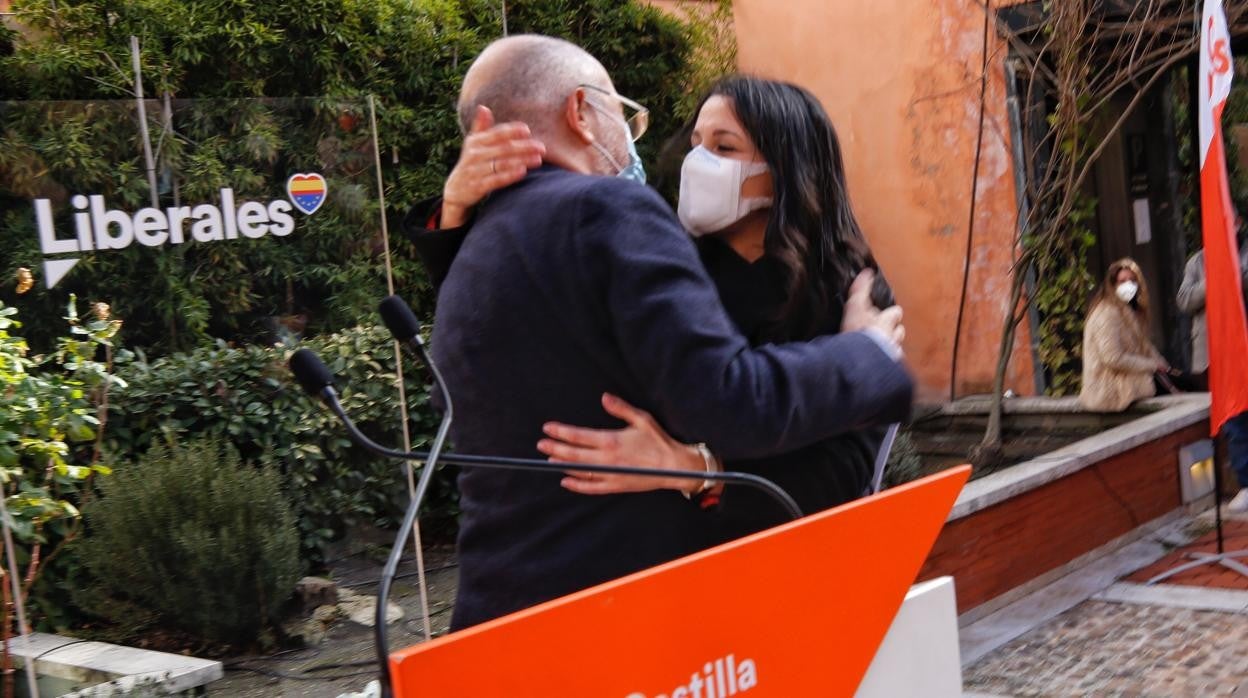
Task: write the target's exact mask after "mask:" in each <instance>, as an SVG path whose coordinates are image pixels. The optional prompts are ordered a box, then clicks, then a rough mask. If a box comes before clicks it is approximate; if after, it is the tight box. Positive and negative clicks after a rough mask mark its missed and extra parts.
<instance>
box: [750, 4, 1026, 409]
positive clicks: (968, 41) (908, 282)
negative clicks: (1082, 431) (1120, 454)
mask: <svg viewBox="0 0 1248 698" xmlns="http://www.w3.org/2000/svg"><path fill="white" fill-rule="evenodd" d="M734 13H735V17H734V19H735V23H736V30H737V37H738V50H739V54H738V55H739V63H740V67H741V69H742V70H744V71H747V72H752V73H757V74H761V75H764V76H767V77H774V78H780V79H784V80H789V81H792V82H796V83H798V84H800V85H802V86H804V87H807V88H809V89H810V90H812V91H813V92H814V93H815V94H816V95H818V96H819V98H820V99H821V100H822V102H823V104H824V106H825V108H826V109H827V110H828V113H829V114H830V115H831V117H832V119H833V121H834V122H835V123H836V126H837V130H838V132H839V135H840V137H841V141H842V144H843V147H844V150H845V158H846V167H847V169H848V172H849V180H850V196H851V198H852V199H853V203H854V207H855V209H856V211H857V213H858V215H859V218H860V219H861V221H862V223H863V225H864V227H865V229H866V232H867V237H868V239H869V241H870V243H871V246H872V248H873V249H874V251H875V253H876V256H877V257H878V258H879V260H880V263H881V265H882V267H883V268H884V270H885V272H886V273H887V274H888V277H889V280H890V281H891V282H892V284H893V287H894V288H895V289H896V292H897V296H898V298H899V300H900V302H901V304H902V305H903V306H904V308H905V311H906V327H907V333H908V334H907V338H906V344H905V349H906V353H907V355H908V357H909V360H910V364H911V365H912V367H913V368H914V371H915V372H916V374H917V376H918V379H919V382H920V398H922V399H929V400H930V399H940V398H947V397H948V393H949V383H950V364H951V358H952V350H953V338H954V328H955V318H956V316H957V312H958V303H959V297H960V295H961V290H962V274H963V269H964V268H965V267H964V263H965V261H966V242H967V224H968V217H969V215H970V211H969V207H970V190H971V176H972V164H973V161H974V154H975V140H976V134H977V130H978V119H979V75H980V61H981V59H982V54H981V49H982V37H983V21H984V15H983V10H982V9H981V6H980V5H979V4H978V3H977V2H974V1H973V0H871V1H870V2H856V1H855V2H828V0H784V2H776V0H736V1H735V3H734ZM991 36H992V38H991V40H990V44H989V52H990V62H989V84H988V92H987V102H986V103H987V110H986V116H985V124H984V141H983V154H982V156H981V162H980V170H979V176H978V179H979V191H978V194H977V201H978V203H977V205H976V211H975V231H974V245H973V248H972V251H971V255H970V279H969V287H968V293H967V305H966V311H965V314H964V317H963V321H962V338H961V348H960V350H959V358H958V374H957V383H958V386H957V387H958V393H959V395H962V394H967V393H975V392H987V390H988V387H989V386H990V385H991V380H992V373H993V370H994V367H995V364H996V355H997V351H998V345H999V342H1000V337H1001V329H1002V320H1003V318H1004V312H1005V305H1006V302H1007V296H1008V291H1009V278H1008V269H1009V266H1010V263H1011V255H1012V250H1013V237H1014V231H1015V227H1016V220H1017V216H1016V200H1015V187H1014V179H1013V170H1012V156H1011V150H1010V149H1011V146H1010V142H1009V121H1008V116H1007V112H1006V106H1005V80H1004V62H1003V56H1004V55H1005V47H1004V46H1003V44H1002V42H1000V41H999V40H998V39H997V37H996V34H995V32H993V33H992V35H991ZM1029 342H1030V337H1029V334H1028V332H1027V328H1026V327H1023V328H1022V333H1021V335H1020V336H1019V337H1018V340H1017V342H1016V350H1015V352H1014V358H1013V359H1012V361H1011V366H1010V373H1009V380H1008V382H1007V386H1008V387H1011V388H1013V389H1014V390H1015V391H1016V392H1020V393H1023V394H1029V393H1032V392H1034V379H1033V377H1032V376H1033V374H1032V361H1031V352H1030V349H1029Z"/></svg>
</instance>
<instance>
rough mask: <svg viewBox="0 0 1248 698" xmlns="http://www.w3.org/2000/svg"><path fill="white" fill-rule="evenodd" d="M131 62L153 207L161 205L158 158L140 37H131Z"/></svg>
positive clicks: (140, 134) (140, 132)
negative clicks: (145, 99) (145, 93)
mask: <svg viewBox="0 0 1248 698" xmlns="http://www.w3.org/2000/svg"><path fill="white" fill-rule="evenodd" d="M130 63H131V65H133V66H134V99H135V102H136V103H137V104H138V107H139V136H140V137H141V138H142V139H143V160H144V162H145V163H146V164H147V186H148V188H149V189H150V190H151V193H152V208H159V207H160V196H159V195H158V194H157V192H156V160H155V158H153V157H152V137H151V134H149V133H148V132H147V105H145V104H144V103H143V67H142V66H141V65H140V64H139V37H137V36H131V37H130Z"/></svg>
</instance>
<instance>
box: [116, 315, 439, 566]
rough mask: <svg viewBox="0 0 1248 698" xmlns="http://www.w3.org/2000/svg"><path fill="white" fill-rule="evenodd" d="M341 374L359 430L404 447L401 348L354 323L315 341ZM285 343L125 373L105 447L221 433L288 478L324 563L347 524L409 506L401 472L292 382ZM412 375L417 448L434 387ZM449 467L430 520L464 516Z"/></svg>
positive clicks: (193, 356)
mask: <svg viewBox="0 0 1248 698" xmlns="http://www.w3.org/2000/svg"><path fill="white" fill-rule="evenodd" d="M304 345H305V346H308V347H309V348H311V349H313V350H314V351H316V352H317V353H318V354H320V355H321V357H322V358H323V359H324V360H325V363H326V364H327V365H328V366H329V368H330V369H331V370H332V371H333V372H334V374H335V375H336V376H338V378H339V382H338V386H339V391H340V393H341V395H342V400H343V404H344V405H345V406H346V409H347V410H348V412H349V413H350V414H351V415H352V417H353V418H354V419H355V421H356V422H357V423H358V424H359V425H360V428H361V429H363V430H364V431H365V433H367V434H369V435H370V436H371V437H373V438H375V439H377V440H379V441H381V442H382V443H386V444H393V445H398V444H401V443H402V434H401V428H400V424H401V420H400V413H399V399H398V389H397V386H396V381H395V374H394V369H393V365H394V342H393V340H391V339H390V336H389V335H388V334H387V333H386V331H385V330H384V329H381V328H362V327H360V328H354V329H350V330H346V331H343V332H339V333H336V334H332V335H326V336H323V337H318V338H315V339H312V340H309V341H307V342H305V343H304ZM289 353H290V350H289V349H288V348H285V347H281V346H254V345H253V346H245V347H231V346H228V345H226V344H224V343H218V344H216V345H215V346H211V347H204V348H201V349H197V350H195V351H193V352H188V353H179V354H173V355H170V356H166V357H163V358H160V359H156V360H153V361H148V360H147V359H145V358H144V357H143V356H142V355H141V354H140V356H139V358H138V359H136V360H135V361H133V362H131V363H129V364H127V365H126V366H124V367H123V368H122V369H120V370H119V373H120V375H121V376H122V377H123V378H124V379H125V380H126V382H127V383H128V385H129V387H128V388H127V389H126V390H125V392H124V393H122V394H120V395H118V396H117V398H116V399H115V400H114V401H113V404H112V406H111V408H110V411H109V432H108V445H109V450H110V451H111V452H113V453H116V454H139V453H141V452H142V451H143V450H144V449H145V448H146V447H147V444H148V443H149V442H150V441H151V439H152V438H153V437H156V436H160V438H162V439H167V440H171V441H181V440H187V439H190V438H194V437H219V438H222V439H227V440H228V441H229V442H230V443H231V444H233V445H234V446H235V447H236V448H237V449H238V450H239V452H240V453H241V454H242V457H243V458H244V459H245V460H247V461H250V462H254V463H257V464H260V465H262V466H270V467H272V468H273V469H274V470H276V471H277V472H280V473H281V474H282V478H283V481H284V485H285V491H286V492H287V496H289V497H290V498H291V500H292V501H293V503H294V507H295V512H296V515H297V517H298V523H299V531H300V534H301V542H302V544H303V547H304V549H305V551H306V552H307V553H308V554H309V555H310V556H311V557H313V558H315V557H317V556H318V554H319V552H320V550H321V549H322V546H323V545H324V544H325V543H326V542H328V541H330V540H332V539H334V538H337V537H340V536H341V534H342V533H343V532H344V530H345V529H346V527H347V526H350V525H352V524H368V525H379V526H391V525H394V524H395V523H396V518H397V517H398V516H399V515H400V514H401V513H402V511H403V508H404V507H405V506H406V503H407V486H406V483H405V478H404V476H403V469H402V465H401V464H399V463H396V462H394V461H389V460H384V459H380V458H377V457H376V456H373V455H371V454H368V453H366V452H364V451H363V450H361V449H359V448H357V447H355V446H353V445H352V444H351V442H350V441H349V440H348V439H347V436H346V433H345V432H344V431H343V429H342V427H341V425H339V423H338V421H337V420H336V419H335V418H334V416H333V415H332V414H330V413H329V411H328V410H326V409H325V408H324V407H323V406H322V405H321V404H320V403H319V402H318V401H317V400H314V399H312V398H310V397H308V396H306V395H304V394H303V393H302V392H300V391H299V390H298V388H297V387H295V386H294V383H293V380H292V379H291V377H290V373H289V371H288V370H287V368H286V360H287V357H288V356H289ZM405 373H406V374H407V376H408V379H407V385H406V389H407V398H408V404H409V405H410V410H411V418H412V423H411V429H412V433H413V446H415V447H417V448H419V447H420V446H422V445H423V444H424V443H425V442H426V438H427V436H426V435H428V434H432V433H433V431H434V429H435V428H436V426H437V415H436V414H435V413H434V412H433V411H432V410H431V409H429V407H428V400H429V391H428V386H427V385H426V384H424V381H423V376H422V375H421V374H420V372H419V371H418V370H416V368H415V367H414V366H412V365H410V364H409V365H408V367H407V370H406V371H405ZM452 477H453V474H452V473H450V472H448V473H446V474H445V475H440V477H439V478H438V479H437V480H435V487H434V489H433V490H431V491H430V499H429V500H428V508H427V509H426V510H425V511H426V514H427V515H428V516H429V517H430V518H433V519H439V518H440V519H442V520H444V521H445V520H448V519H451V518H453V517H454V515H455V513H456V508H455V499H454V496H455V495H454V488H453V483H452V480H451V478H452Z"/></svg>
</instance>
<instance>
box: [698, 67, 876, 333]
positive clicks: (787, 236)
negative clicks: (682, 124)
mask: <svg viewBox="0 0 1248 698" xmlns="http://www.w3.org/2000/svg"><path fill="white" fill-rule="evenodd" d="M716 95H719V96H722V97H725V98H727V99H729V100H730V101H731V102H732V106H733V109H734V111H735V112H736V115H737V118H738V119H739V120H740V121H741V124H742V126H744V127H745V131H746V133H748V134H749V136H750V138H751V139H752V140H753V141H754V144H755V146H757V148H758V151H759V153H760V154H761V155H762V157H763V159H764V160H765V161H766V162H767V165H768V167H769V168H770V170H771V177H772V184H773V186H774V189H775V203H773V204H772V208H771V215H770V217H769V218H768V221H767V232H766V238H765V239H764V243H763V244H764V251H765V254H766V255H767V256H768V257H771V258H772V259H774V260H775V261H776V262H777V263H778V264H779V265H780V266H781V268H782V269H783V272H784V275H785V287H786V295H785V302H784V304H783V306H782V307H781V309H780V312H779V316H778V317H776V318H775V321H774V326H775V331H774V332H772V333H769V334H772V335H774V336H773V339H774V340H775V341H791V340H799V339H808V338H810V337H813V336H815V335H818V334H825V333H827V332H828V331H829V326H830V325H831V324H832V323H833V322H835V323H837V324H839V322H840V319H839V318H840V314H841V313H840V310H841V306H842V305H843V304H844V301H845V298H846V296H847V294H848V291H849V285H850V283H851V282H853V280H854V277H855V276H856V275H857V274H858V272H860V271H862V270H863V269H864V268H867V267H871V268H875V260H874V258H873V257H872V255H871V250H870V248H869V247H868V246H867V241H866V239H865V238H864V237H863V234H862V228H861V227H860V226H859V225H858V220H857V219H856V218H855V217H854V212H853V208H852V207H851V206H850V203H849V190H848V188H847V186H846V183H845V165H844V161H843V160H842V158H841V143H840V140H839V139H838V138H837V136H836V129H835V128H834V127H833V126H832V120H831V119H830V118H828V114H827V112H825V111H824V109H823V106H822V105H820V104H819V100H817V99H816V98H815V96H814V95H812V94H811V93H810V92H809V91H807V90H805V89H803V88H801V87H798V86H797V85H793V84H790V83H787V82H779V81H775V80H766V79H763V78H757V77H751V76H747V75H734V76H730V77H727V78H725V79H723V80H721V81H719V82H718V83H716V84H715V85H714V86H712V87H711V90H710V92H709V93H708V94H707V95H706V96H705V97H703V98H702V101H701V102H700V103H699V104H698V108H697V110H695V111H694V120H695V121H696V119H697V114H698V113H699V112H701V110H702V105H703V104H705V103H706V100H708V99H710V98H711V97H714V96H716ZM692 130H693V127H692V124H690V126H689V127H688V128H687V129H686V130H685V132H684V134H683V136H684V143H683V144H682V145H683V148H684V149H685V150H687V149H688V147H689V146H688V144H689V134H690V133H691V132H692ZM677 137H678V138H679V137H680V136H677ZM887 296H891V294H890V293H888V292H887V287H886V286H885V285H884V284H883V283H882V282H881V283H880V284H878V285H877V287H876V290H875V292H874V293H873V297H875V298H876V299H877V304H879V303H880V302H881V300H882V297H884V298H883V299H886V300H887V304H891V302H892V301H891V298H887ZM836 329H839V328H833V331H835V330H836Z"/></svg>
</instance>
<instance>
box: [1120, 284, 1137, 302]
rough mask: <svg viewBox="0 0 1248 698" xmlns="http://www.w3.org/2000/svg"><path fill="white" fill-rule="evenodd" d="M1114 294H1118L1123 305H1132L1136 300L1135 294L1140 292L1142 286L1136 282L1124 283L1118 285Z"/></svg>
mask: <svg viewBox="0 0 1248 698" xmlns="http://www.w3.org/2000/svg"><path fill="white" fill-rule="evenodd" d="M1114 292H1115V293H1117V294H1118V300H1121V301H1122V302H1123V303H1130V302H1131V301H1133V300H1135V294H1137V293H1139V292H1140V285H1139V284H1137V283H1135V282H1134V281H1124V282H1122V283H1120V284H1118V286H1117V288H1115V289H1114Z"/></svg>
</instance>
